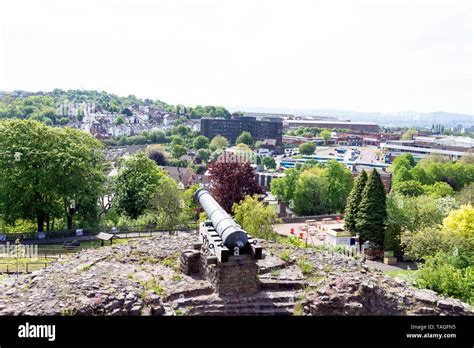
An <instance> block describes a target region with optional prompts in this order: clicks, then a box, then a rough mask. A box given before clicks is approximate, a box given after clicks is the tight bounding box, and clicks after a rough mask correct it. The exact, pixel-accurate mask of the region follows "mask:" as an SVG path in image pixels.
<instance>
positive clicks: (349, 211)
mask: <svg viewBox="0 0 474 348" xmlns="http://www.w3.org/2000/svg"><path fill="white" fill-rule="evenodd" d="M366 183H367V173H366V172H365V170H363V171H362V172H361V173H360V175H359V177H358V178H357V180H356V181H355V184H354V186H353V187H352V190H351V193H350V194H349V197H348V198H347V203H346V208H345V210H344V228H345V229H346V230H348V231H349V232H351V234H352V235H355V234H356V233H357V228H356V217H357V211H358V210H359V206H360V202H361V201H362V193H363V192H364V189H365V184H366Z"/></svg>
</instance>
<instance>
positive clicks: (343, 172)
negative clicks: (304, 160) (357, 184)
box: [322, 160, 354, 213]
mask: <svg viewBox="0 0 474 348" xmlns="http://www.w3.org/2000/svg"><path fill="white" fill-rule="evenodd" d="M322 175H323V176H324V177H325V178H326V181H325V183H326V185H327V186H326V192H327V201H328V206H329V209H330V210H331V212H333V213H336V212H342V211H343V210H344V207H345V205H346V200H347V197H348V196H349V193H350V192H351V189H352V185H353V182H354V180H353V178H352V173H351V172H350V170H349V169H347V167H346V166H345V165H344V164H342V163H339V162H337V161H336V160H330V161H328V162H327V163H326V167H325V169H324V172H323V174H322Z"/></svg>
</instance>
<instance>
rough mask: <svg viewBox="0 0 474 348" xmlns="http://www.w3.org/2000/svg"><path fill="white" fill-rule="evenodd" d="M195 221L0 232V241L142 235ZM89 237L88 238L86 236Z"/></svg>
mask: <svg viewBox="0 0 474 348" xmlns="http://www.w3.org/2000/svg"><path fill="white" fill-rule="evenodd" d="M197 226H198V225H197V222H194V221H193V222H189V223H186V224H182V225H180V226H179V227H177V228H174V229H170V228H169V227H165V226H158V225H135V226H116V227H104V226H101V227H95V228H79V229H70V230H58V231H44V232H23V233H2V232H0V242H2V241H4V242H7V241H10V242H14V241H15V240H17V239H19V240H20V241H27V240H48V239H66V238H71V237H78V238H79V237H82V238H80V239H82V240H87V239H93V238H92V237H93V236H95V235H97V234H99V233H100V232H106V233H111V234H119V235H125V238H127V237H128V236H129V235H130V236H138V237H141V236H144V235H147V234H151V233H153V232H173V231H191V230H194V229H196V228H197ZM87 237H90V238H87Z"/></svg>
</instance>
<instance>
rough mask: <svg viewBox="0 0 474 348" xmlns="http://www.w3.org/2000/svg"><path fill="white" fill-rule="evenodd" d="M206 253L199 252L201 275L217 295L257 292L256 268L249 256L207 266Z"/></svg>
mask: <svg viewBox="0 0 474 348" xmlns="http://www.w3.org/2000/svg"><path fill="white" fill-rule="evenodd" d="M207 256H209V254H208V252H206V251H204V250H201V273H202V275H203V276H204V277H206V279H207V280H208V281H209V282H210V283H211V284H212V286H213V287H214V290H215V292H216V293H218V294H219V295H223V296H232V295H242V294H253V293H256V292H258V291H259V289H260V283H259V280H258V277H257V272H258V266H257V263H256V261H255V260H253V259H252V258H251V257H250V256H248V255H245V256H240V257H238V258H237V257H236V258H231V259H230V260H229V261H228V262H224V263H219V264H217V265H215V264H212V265H207V262H206V257H207Z"/></svg>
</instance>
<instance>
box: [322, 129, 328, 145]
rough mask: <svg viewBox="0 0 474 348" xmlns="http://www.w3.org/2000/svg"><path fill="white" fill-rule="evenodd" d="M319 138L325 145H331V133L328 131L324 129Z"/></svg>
mask: <svg viewBox="0 0 474 348" xmlns="http://www.w3.org/2000/svg"><path fill="white" fill-rule="evenodd" d="M319 136H320V137H321V138H323V140H324V145H327V144H328V143H329V140H331V132H330V131H329V130H327V129H323V130H322V131H321V133H319Z"/></svg>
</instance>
